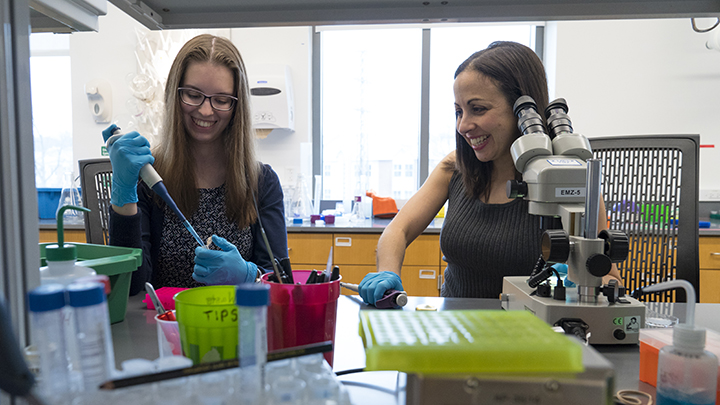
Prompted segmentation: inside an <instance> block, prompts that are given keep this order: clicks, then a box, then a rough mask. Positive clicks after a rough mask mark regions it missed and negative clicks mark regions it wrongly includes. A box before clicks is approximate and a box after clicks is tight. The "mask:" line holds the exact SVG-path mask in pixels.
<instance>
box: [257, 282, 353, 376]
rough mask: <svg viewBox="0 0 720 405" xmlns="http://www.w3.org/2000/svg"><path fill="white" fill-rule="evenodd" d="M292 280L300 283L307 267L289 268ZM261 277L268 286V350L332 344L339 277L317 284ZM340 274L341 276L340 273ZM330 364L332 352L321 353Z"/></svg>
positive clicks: (331, 362)
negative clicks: (279, 281) (270, 280)
mask: <svg viewBox="0 0 720 405" xmlns="http://www.w3.org/2000/svg"><path fill="white" fill-rule="evenodd" d="M292 273H293V278H294V279H295V281H296V282H300V283H304V282H305V280H307V278H308V276H309V275H310V270H293V272H292ZM270 274H272V273H267V274H265V275H263V277H262V278H261V280H262V282H263V283H265V284H268V285H269V286H270V306H269V307H268V323H267V335H268V350H269V351H272V350H278V349H286V348H290V347H295V346H301V345H307V344H310V343H320V342H325V341H328V340H330V341H332V342H333V345H334V344H335V323H336V321H337V305H338V297H340V279H338V280H335V281H331V282H328V283H318V284H279V283H273V282H269V281H268V280H267V278H268V277H269V276H270ZM341 278H342V277H341ZM325 360H327V362H328V364H330V365H331V366H332V364H333V352H328V353H325Z"/></svg>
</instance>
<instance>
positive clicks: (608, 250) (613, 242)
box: [598, 230, 630, 263]
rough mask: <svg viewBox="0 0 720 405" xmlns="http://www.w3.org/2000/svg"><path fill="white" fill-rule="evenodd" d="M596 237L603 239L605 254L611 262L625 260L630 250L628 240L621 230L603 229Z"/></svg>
mask: <svg viewBox="0 0 720 405" xmlns="http://www.w3.org/2000/svg"><path fill="white" fill-rule="evenodd" d="M598 238H600V239H604V240H605V254H606V255H607V256H608V257H610V260H611V261H612V262H613V263H620V262H622V261H625V259H627V257H628V252H629V251H630V240H629V239H628V236H627V234H626V233H625V232H623V231H617V230H603V231H600V234H599V235H598Z"/></svg>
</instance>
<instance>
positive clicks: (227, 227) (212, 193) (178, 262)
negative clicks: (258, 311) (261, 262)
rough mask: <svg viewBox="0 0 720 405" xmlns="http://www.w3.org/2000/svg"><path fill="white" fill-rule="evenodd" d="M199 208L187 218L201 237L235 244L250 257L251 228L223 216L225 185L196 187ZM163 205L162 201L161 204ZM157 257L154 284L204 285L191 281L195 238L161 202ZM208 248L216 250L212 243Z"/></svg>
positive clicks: (195, 244)
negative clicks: (219, 238)
mask: <svg viewBox="0 0 720 405" xmlns="http://www.w3.org/2000/svg"><path fill="white" fill-rule="evenodd" d="M199 192H200V201H199V203H198V209H197V211H196V212H195V213H194V214H193V216H192V217H191V218H190V219H189V220H188V221H189V222H190V224H191V225H192V226H193V228H195V231H196V232H197V233H198V235H199V236H200V238H201V239H202V240H204V241H205V240H207V238H209V237H210V236H212V235H213V234H215V235H218V236H221V237H223V238H225V239H227V240H228V241H229V242H230V243H232V244H234V245H235V246H236V247H237V248H238V251H239V252H240V255H241V256H242V257H243V258H244V259H245V260H249V258H250V254H251V253H252V248H253V238H252V233H251V232H250V227H249V226H247V227H245V228H243V229H240V227H239V226H238V224H237V222H230V220H229V219H228V218H227V216H226V215H225V186H224V185H222V186H220V187H216V188H211V189H199ZM163 205H164V204H163ZM163 209H164V213H165V215H164V217H165V218H164V219H163V231H162V243H161V245H160V260H159V263H158V267H157V268H156V269H155V270H154V272H155V275H154V279H155V280H156V283H158V284H157V285H162V286H168V287H200V286H203V285H204V284H201V283H198V282H197V281H195V280H193V278H192V273H193V267H194V263H195V262H194V259H195V248H196V247H197V246H198V245H197V242H196V241H195V238H193V236H192V235H191V234H190V232H188V230H187V229H185V226H184V225H183V224H182V222H180V219H179V218H178V217H177V216H176V215H175V214H174V213H172V211H170V208H168V207H167V205H164V207H163ZM211 249H218V247H217V246H215V245H214V244H212V245H211ZM218 250H219V249H218Z"/></svg>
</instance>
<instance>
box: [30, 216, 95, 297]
mask: <svg viewBox="0 0 720 405" xmlns="http://www.w3.org/2000/svg"><path fill="white" fill-rule="evenodd" d="M66 210H79V211H88V212H89V211H90V210H89V209H87V208H83V207H76V206H74V205H65V206H62V207H60V209H58V212H57V235H58V243H57V244H52V245H47V246H45V260H46V262H47V266H44V267H41V268H40V284H55V283H57V284H62V285H68V284H70V283H72V282H73V281H75V280H77V279H78V278H81V277H87V276H94V275H96V273H95V270H93V269H91V268H89V267H85V266H83V265H81V264H79V263H77V248H76V247H75V245H73V244H70V243H65V236H64V235H65V233H64V229H63V214H64V213H65V211H66Z"/></svg>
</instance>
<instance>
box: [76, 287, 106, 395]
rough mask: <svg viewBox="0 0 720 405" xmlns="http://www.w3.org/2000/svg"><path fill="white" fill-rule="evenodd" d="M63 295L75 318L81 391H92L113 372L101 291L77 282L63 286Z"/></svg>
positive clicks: (100, 288) (104, 304)
mask: <svg viewBox="0 0 720 405" xmlns="http://www.w3.org/2000/svg"><path fill="white" fill-rule="evenodd" d="M67 293H68V302H69V303H70V306H71V307H72V309H73V318H75V332H76V333H77V337H76V344H77V352H78V356H79V363H80V370H81V372H82V379H83V388H84V390H85V391H86V392H88V391H96V390H97V389H98V387H99V386H100V384H102V383H104V382H105V381H107V380H109V379H111V378H112V377H113V374H114V371H115V354H114V352H113V343H112V334H111V333H110V316H109V314H108V306H107V300H106V298H105V287H104V286H103V285H102V284H101V283H97V282H88V283H84V282H78V283H73V284H70V285H69V286H67Z"/></svg>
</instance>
